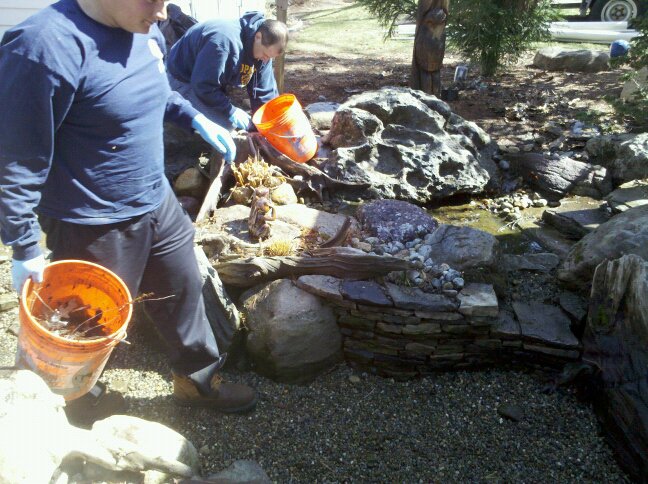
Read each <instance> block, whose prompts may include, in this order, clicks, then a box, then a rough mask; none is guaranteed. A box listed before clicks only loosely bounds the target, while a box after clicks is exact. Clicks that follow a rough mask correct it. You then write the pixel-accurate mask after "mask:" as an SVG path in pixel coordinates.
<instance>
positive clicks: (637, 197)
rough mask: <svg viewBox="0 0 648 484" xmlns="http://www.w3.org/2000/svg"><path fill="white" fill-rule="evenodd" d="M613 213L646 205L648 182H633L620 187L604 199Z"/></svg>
mask: <svg viewBox="0 0 648 484" xmlns="http://www.w3.org/2000/svg"><path fill="white" fill-rule="evenodd" d="M605 201H606V202H607V204H608V206H609V207H610V209H611V210H612V212H613V213H621V212H625V211H626V210H629V209H631V208H633V207H639V206H641V205H647V204H648V180H633V181H630V182H628V183H624V184H622V185H620V186H619V187H618V188H617V189H616V190H614V191H613V192H612V193H610V194H609V195H607V196H606V197H605Z"/></svg>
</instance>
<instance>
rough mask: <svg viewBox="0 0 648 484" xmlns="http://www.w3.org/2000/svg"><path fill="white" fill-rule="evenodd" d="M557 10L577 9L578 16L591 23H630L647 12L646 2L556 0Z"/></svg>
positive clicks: (640, 0)
mask: <svg viewBox="0 0 648 484" xmlns="http://www.w3.org/2000/svg"><path fill="white" fill-rule="evenodd" d="M552 3H553V4H554V6H555V7H558V8H579V9H580V14H581V16H583V17H587V19H588V20H591V21H603V22H621V21H630V20H632V19H633V18H636V17H637V16H639V15H643V14H645V13H646V12H647V11H648V0H582V1H581V2H574V1H573V0H556V1H554V2H552Z"/></svg>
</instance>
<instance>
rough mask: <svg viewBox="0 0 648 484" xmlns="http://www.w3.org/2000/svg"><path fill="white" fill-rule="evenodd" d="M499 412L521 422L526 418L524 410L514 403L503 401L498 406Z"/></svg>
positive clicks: (505, 416)
mask: <svg viewBox="0 0 648 484" xmlns="http://www.w3.org/2000/svg"><path fill="white" fill-rule="evenodd" d="M497 413H498V414H499V415H500V416H502V417H504V418H507V419H509V420H512V421H513V422H519V421H520V420H522V419H523V418H524V410H522V407H520V406H519V405H516V404H514V403H503V404H502V405H500V406H499V407H497Z"/></svg>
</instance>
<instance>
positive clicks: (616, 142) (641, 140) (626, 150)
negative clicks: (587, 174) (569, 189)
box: [585, 133, 648, 185]
mask: <svg viewBox="0 0 648 484" xmlns="http://www.w3.org/2000/svg"><path fill="white" fill-rule="evenodd" d="M585 150H586V151H587V153H588V154H589V155H590V156H591V157H592V159H593V160H594V161H595V162H596V163H598V164H600V165H602V166H604V167H606V168H607V169H608V171H609V172H610V174H611V176H612V181H613V182H614V183H615V184H616V185H619V184H621V183H624V182H628V181H632V180H637V179H643V178H648V133H640V134H618V135H606V136H599V137H596V138H592V139H590V140H589V141H588V142H587V144H586V145H585Z"/></svg>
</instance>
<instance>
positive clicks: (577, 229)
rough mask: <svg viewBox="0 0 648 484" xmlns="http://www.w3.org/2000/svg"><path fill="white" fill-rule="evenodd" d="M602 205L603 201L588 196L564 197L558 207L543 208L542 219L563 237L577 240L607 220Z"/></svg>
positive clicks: (607, 217)
mask: <svg viewBox="0 0 648 484" xmlns="http://www.w3.org/2000/svg"><path fill="white" fill-rule="evenodd" d="M603 205H604V202H601V201H600V200H594V199H592V198H589V197H573V198H569V199H564V200H561V203H560V206H559V207H556V208H553V209H547V210H545V211H544V212H543V213H542V220H543V221H544V222H546V223H547V224H549V225H551V226H552V227H554V228H555V229H556V230H558V231H559V232H560V233H562V234H563V235H564V236H565V237H567V238H569V239H574V240H579V239H582V238H583V237H585V236H586V235H587V234H589V233H590V232H592V231H593V230H596V229H597V228H598V227H599V226H600V225H601V224H603V223H605V222H607V221H608V220H609V216H608V215H607V214H606V213H605V211H604V210H603V209H602V207H603Z"/></svg>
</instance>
